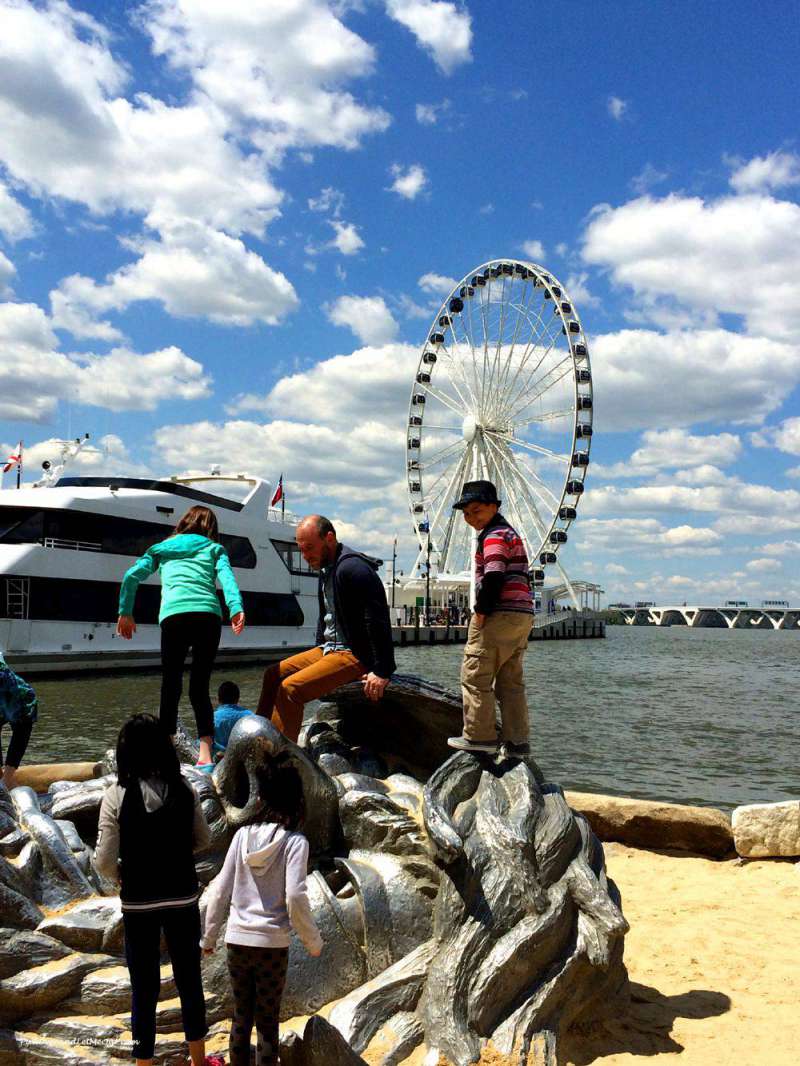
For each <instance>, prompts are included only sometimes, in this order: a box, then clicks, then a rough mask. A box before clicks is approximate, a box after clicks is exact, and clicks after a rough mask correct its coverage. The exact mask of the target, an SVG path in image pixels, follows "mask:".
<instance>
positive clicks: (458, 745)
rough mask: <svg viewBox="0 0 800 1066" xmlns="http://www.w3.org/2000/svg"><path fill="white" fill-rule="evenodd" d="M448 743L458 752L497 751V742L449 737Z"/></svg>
mask: <svg viewBox="0 0 800 1066" xmlns="http://www.w3.org/2000/svg"><path fill="white" fill-rule="evenodd" d="M447 743H448V745H449V746H450V747H451V748H455V749H456V751H489V752H495V751H497V741H496V740H470V739H469V737H465V736H460V737H448V738H447Z"/></svg>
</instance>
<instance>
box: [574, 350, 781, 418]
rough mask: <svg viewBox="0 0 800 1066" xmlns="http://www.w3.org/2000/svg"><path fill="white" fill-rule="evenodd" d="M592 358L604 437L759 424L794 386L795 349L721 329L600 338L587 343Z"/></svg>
mask: <svg viewBox="0 0 800 1066" xmlns="http://www.w3.org/2000/svg"><path fill="white" fill-rule="evenodd" d="M591 359H592V366H593V373H594V379H595V402H596V405H597V418H598V420H599V422H600V424H601V425H602V428H603V430H604V431H606V432H608V431H615V430H627V429H639V428H641V429H645V428H659V427H667V426H688V425H692V424H693V423H696V422H742V423H758V422H760V421H762V420H763V419H764V418H765V417H766V416H767V415H768V414H769V413H770V412H771V411H773V410H775V409H776V408H777V407H778V406H780V404H781V403H783V401H784V400H785V399H786V398H787V396H788V395H789V394H790V392H791V391H792V388H793V387H794V385H795V384H796V383H797V381H798V380H800V348H798V346H796V345H791V344H787V343H783V342H780V341H775V340H768V339H766V338H763V337H747V336H743V335H741V334H739V333H732V332H729V331H726V330H722V329H713V330H694V331H692V330H680V331H675V332H670V333H657V332H656V331H654V330H646V329H627V330H621V331H619V332H618V333H607V334H603V335H601V336H599V337H597V338H595V339H594V340H593V341H592V343H591ZM687 382H691V388H687Z"/></svg>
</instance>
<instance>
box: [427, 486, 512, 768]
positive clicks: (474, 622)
mask: <svg viewBox="0 0 800 1066" xmlns="http://www.w3.org/2000/svg"><path fill="white" fill-rule="evenodd" d="M453 507H454V508H457V509H458V510H460V511H461V512H462V513H463V515H464V521H465V522H466V523H467V525H468V526H471V527H472V528H473V529H475V530H477V532H478V541H477V546H476V551H475V560H474V566H475V592H476V596H475V610H474V612H473V615H472V618H471V619H470V623H469V630H468V634H467V644H466V646H465V648H464V660H463V663H462V665H461V690H462V695H463V700H464V728H463V733H462V735H461V736H460V737H450V738H449V740H448V741H447V743H448V744H449V745H450V747H451V748H456V749H458V750H460V751H490V752H493V751H495V750H496V748H497V743H498V738H497V721H496V712H495V700H496V701H497V703H498V704H499V706H500V718H501V738H502V740H503V742H504V743H505V746H506V749H507V751H509V753H511V754H514V755H525V754H527V753H528V752H529V750H530V748H529V743H528V737H529V728H528V702H527V699H526V697H525V681H524V678H523V674H522V667H523V656H524V654H525V649H526V647H527V645H528V638H529V636H530V632H531V623H532V621H533V596H532V595H531V589H530V581H529V579H528V556H527V553H526V551H525V545H524V544H523V542H522V538H521V537H520V535H519V534H518V533H517V531H516V530H515V529H514V528H513V527H512V526H511V525H509V523H508V522H507V521H506V519H505V518H504V517H503V516H502V514H501V513H500V500H498V498H497V489H496V488H495V486H494V485H493V484H492V482H491V481H468V482H467V483H466V484H465V485H464V489H463V491H462V493H461V498H460V499H459V500H458V501H457V502H456V503H454V504H453Z"/></svg>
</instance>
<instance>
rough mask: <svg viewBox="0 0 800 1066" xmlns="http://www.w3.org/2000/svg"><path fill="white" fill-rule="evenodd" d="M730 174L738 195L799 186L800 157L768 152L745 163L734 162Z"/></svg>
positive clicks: (793, 154) (785, 153)
mask: <svg viewBox="0 0 800 1066" xmlns="http://www.w3.org/2000/svg"><path fill="white" fill-rule="evenodd" d="M735 165H736V169H735V170H734V172H733V173H732V174H731V178H730V183H731V186H732V188H734V189H735V190H736V191H737V192H740V193H748V192H768V191H770V190H775V189H782V188H786V187H787V186H790V185H800V156H799V155H797V153H796V152H781V151H778V152H769V153H768V154H767V155H765V156H755V157H754V158H753V159H751V160H749V161H748V162H747V163H743V162H742V161H741V160H737V161H736V164H735Z"/></svg>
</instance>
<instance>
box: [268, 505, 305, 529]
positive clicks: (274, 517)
mask: <svg viewBox="0 0 800 1066" xmlns="http://www.w3.org/2000/svg"><path fill="white" fill-rule="evenodd" d="M267 521H268V522H281V523H283V525H286V526H297V525H299V524H300V515H298V514H295V513H294V511H286V512H284V513H281V512H280V511H278V510H276V509H275V508H274V507H270V508H269V510H268V511H267Z"/></svg>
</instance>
